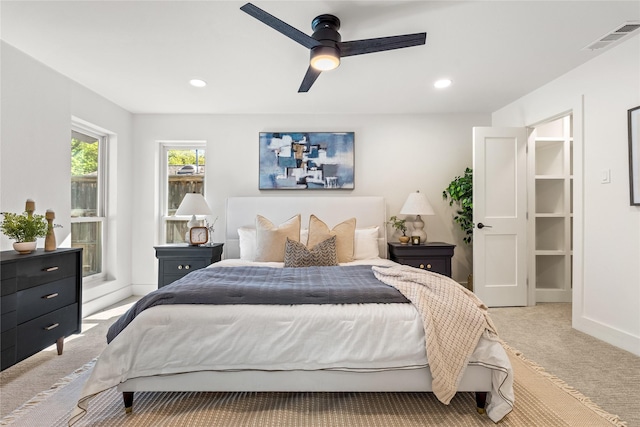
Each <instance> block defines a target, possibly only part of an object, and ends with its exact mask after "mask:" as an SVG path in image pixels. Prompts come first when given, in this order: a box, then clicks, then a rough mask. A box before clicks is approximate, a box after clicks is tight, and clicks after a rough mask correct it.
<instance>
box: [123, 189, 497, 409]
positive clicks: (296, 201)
mask: <svg viewBox="0 0 640 427" xmlns="http://www.w3.org/2000/svg"><path fill="white" fill-rule="evenodd" d="M298 213H300V214H301V215H302V227H303V228H307V225H308V220H309V215H310V214H315V215H316V216H318V218H320V219H321V220H323V221H324V222H325V223H326V224H327V225H328V226H329V227H333V226H334V225H335V224H338V223H340V222H342V221H344V220H345V219H347V218H351V217H354V216H355V217H356V228H364V227H372V226H378V227H379V235H378V240H379V246H380V255H381V257H386V253H387V251H386V249H387V248H386V224H385V222H386V219H387V218H386V205H385V201H384V199H383V198H382V197H351V196H344V197H339V196H330V197H305V196H291V197H280V196H277V197H268V196H264V197H232V198H229V199H228V200H227V212H226V224H227V226H226V242H225V247H224V250H225V254H226V256H225V258H239V240H238V233H237V229H238V228H239V227H242V226H254V224H255V216H256V214H260V215H263V216H265V217H266V218H268V219H269V220H271V221H272V222H273V223H274V224H279V223H281V222H284V221H285V220H287V219H289V218H290V217H292V216H293V215H295V214H298ZM491 372H492V371H491V369H489V368H485V367H483V366H479V365H470V366H469V367H468V368H467V369H466V370H465V374H464V376H463V378H462V381H461V383H460V387H459V391H468V392H478V393H476V396H477V404H478V408H479V410H480V408H484V398H485V397H486V393H484V392H488V391H490V390H491ZM431 381H432V377H431V372H430V371H429V369H428V368H422V369H405V370H391V371H381V372H350V371H269V372H265V371H234V372H222V371H220V372H217V371H215V372H193V373H185V374H177V375H165V376H155V377H144V378H135V379H130V380H128V381H126V382H123V383H121V384H120V385H118V391H121V392H123V397H124V401H125V408H126V409H127V411H130V410H131V407H132V404H133V392H135V391H230V392H232V391H285V392H296V391H298V392H300V391H317V392H328V391H336V392H356V391H366V392H397V391H414V392H415V391H432V386H431Z"/></svg>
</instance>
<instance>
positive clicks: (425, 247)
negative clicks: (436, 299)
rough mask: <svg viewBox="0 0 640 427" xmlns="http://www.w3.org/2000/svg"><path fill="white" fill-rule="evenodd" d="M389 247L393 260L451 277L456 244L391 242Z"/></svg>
mask: <svg viewBox="0 0 640 427" xmlns="http://www.w3.org/2000/svg"><path fill="white" fill-rule="evenodd" d="M388 247H389V259H391V261H395V262H397V263H398V264H404V265H410V266H411V267H416V268H422V269H424V270H428V271H432V272H434V273H438V274H442V275H443V276H448V277H451V258H452V257H453V250H454V248H455V245H451V244H449V243H442V242H427V243H424V244H421V245H402V244H400V243H395V242H389V243H388Z"/></svg>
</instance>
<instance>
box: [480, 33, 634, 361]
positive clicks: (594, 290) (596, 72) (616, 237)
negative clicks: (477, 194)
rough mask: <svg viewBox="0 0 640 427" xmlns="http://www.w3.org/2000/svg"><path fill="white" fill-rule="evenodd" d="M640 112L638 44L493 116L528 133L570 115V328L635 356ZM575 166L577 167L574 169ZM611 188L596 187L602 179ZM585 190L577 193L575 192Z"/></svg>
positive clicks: (595, 61)
mask: <svg viewBox="0 0 640 427" xmlns="http://www.w3.org/2000/svg"><path fill="white" fill-rule="evenodd" d="M638 105H640V36H636V37H634V38H632V39H630V40H628V41H626V42H624V43H621V44H620V45H619V46H616V47H614V48H612V49H611V50H609V51H608V52H605V53H603V54H602V55H600V56H598V57H596V58H595V59H593V60H592V61H590V62H588V63H586V64H585V65H583V66H581V67H579V68H576V69H575V70H573V71H571V72H569V73H567V74H566V75H564V76H562V77H561V78H558V79H557V80H555V81H553V82H551V83H549V84H547V85H545V86H543V87H541V88H539V89H538V90H536V91H534V92H532V93H531V94H529V95H527V96H525V97H523V98H521V99H519V100H517V101H516V102H514V103H512V104H510V105H508V106H506V107H504V108H502V109H500V110H498V111H496V112H495V113H494V114H493V117H492V120H493V125H494V126H527V125H532V124H536V123H538V122H540V121H541V120H544V119H546V118H549V117H551V116H554V115H557V114H559V113H561V112H565V111H569V110H572V111H574V114H575V122H574V125H575V126H574V132H575V141H574V146H575V148H574V155H575V156H576V157H577V160H576V161H577V162H578V163H582V165H581V167H577V168H576V169H575V171H574V180H575V184H574V186H575V189H576V191H574V212H575V213H574V216H575V218H574V235H575V238H574V283H573V326H574V327H575V328H576V329H578V330H581V331H583V332H586V333H588V334H590V335H593V336H595V337H597V338H600V339H602V340H604V341H606V342H609V343H611V344H613V345H616V346H618V347H621V348H624V349H626V350H628V351H631V352H633V353H635V354H638V355H640V207H637V206H630V203H629V159H628V156H629V152H628V137H627V110H628V109H631V108H633V107H637V106H638ZM578 166H580V165H578ZM606 169H610V170H611V183H610V184H601V183H600V176H601V171H603V170H606ZM580 188H582V191H580Z"/></svg>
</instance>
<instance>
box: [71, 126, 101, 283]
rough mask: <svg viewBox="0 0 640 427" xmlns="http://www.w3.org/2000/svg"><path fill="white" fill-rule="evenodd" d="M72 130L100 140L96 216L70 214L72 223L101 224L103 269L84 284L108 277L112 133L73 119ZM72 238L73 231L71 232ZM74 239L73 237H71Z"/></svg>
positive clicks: (85, 280)
mask: <svg viewBox="0 0 640 427" xmlns="http://www.w3.org/2000/svg"><path fill="white" fill-rule="evenodd" d="M71 130H72V131H75V132H79V133H82V134H85V135H87V136H90V137H92V138H96V139H97V140H98V172H97V186H98V194H97V196H96V203H97V206H96V216H93V217H72V216H70V224H79V223H93V222H96V223H99V224H100V263H101V269H100V272H99V273H95V274H91V275H88V276H83V277H82V283H83V285H87V284H91V283H95V282H102V281H105V280H106V279H107V277H108V274H107V272H108V257H107V253H108V241H109V236H108V226H107V224H108V221H107V217H108V197H107V196H108V183H109V180H108V176H107V173H108V172H107V171H108V161H109V159H108V144H109V137H110V134H109V133H107V132H106V131H104V130H102V129H100V128H98V127H97V126H93V125H91V124H89V123H86V122H83V121H80V120H77V119H73V120H72V121H71ZM69 235H70V238H71V232H70V233H69ZM71 240H73V238H71Z"/></svg>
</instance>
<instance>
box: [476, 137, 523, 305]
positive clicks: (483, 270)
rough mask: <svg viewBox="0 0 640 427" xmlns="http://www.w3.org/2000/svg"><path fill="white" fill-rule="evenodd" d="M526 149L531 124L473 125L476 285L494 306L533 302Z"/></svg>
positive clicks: (482, 297)
mask: <svg viewBox="0 0 640 427" xmlns="http://www.w3.org/2000/svg"><path fill="white" fill-rule="evenodd" d="M526 150H527V129H526V128H491V127H476V128H473V222H474V224H475V228H474V231H473V286H474V292H475V293H476V294H477V295H478V297H479V298H480V299H481V300H482V301H484V303H485V304H486V305H487V306H489V307H500V306H524V305H527V217H526V216H527V153H526Z"/></svg>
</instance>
